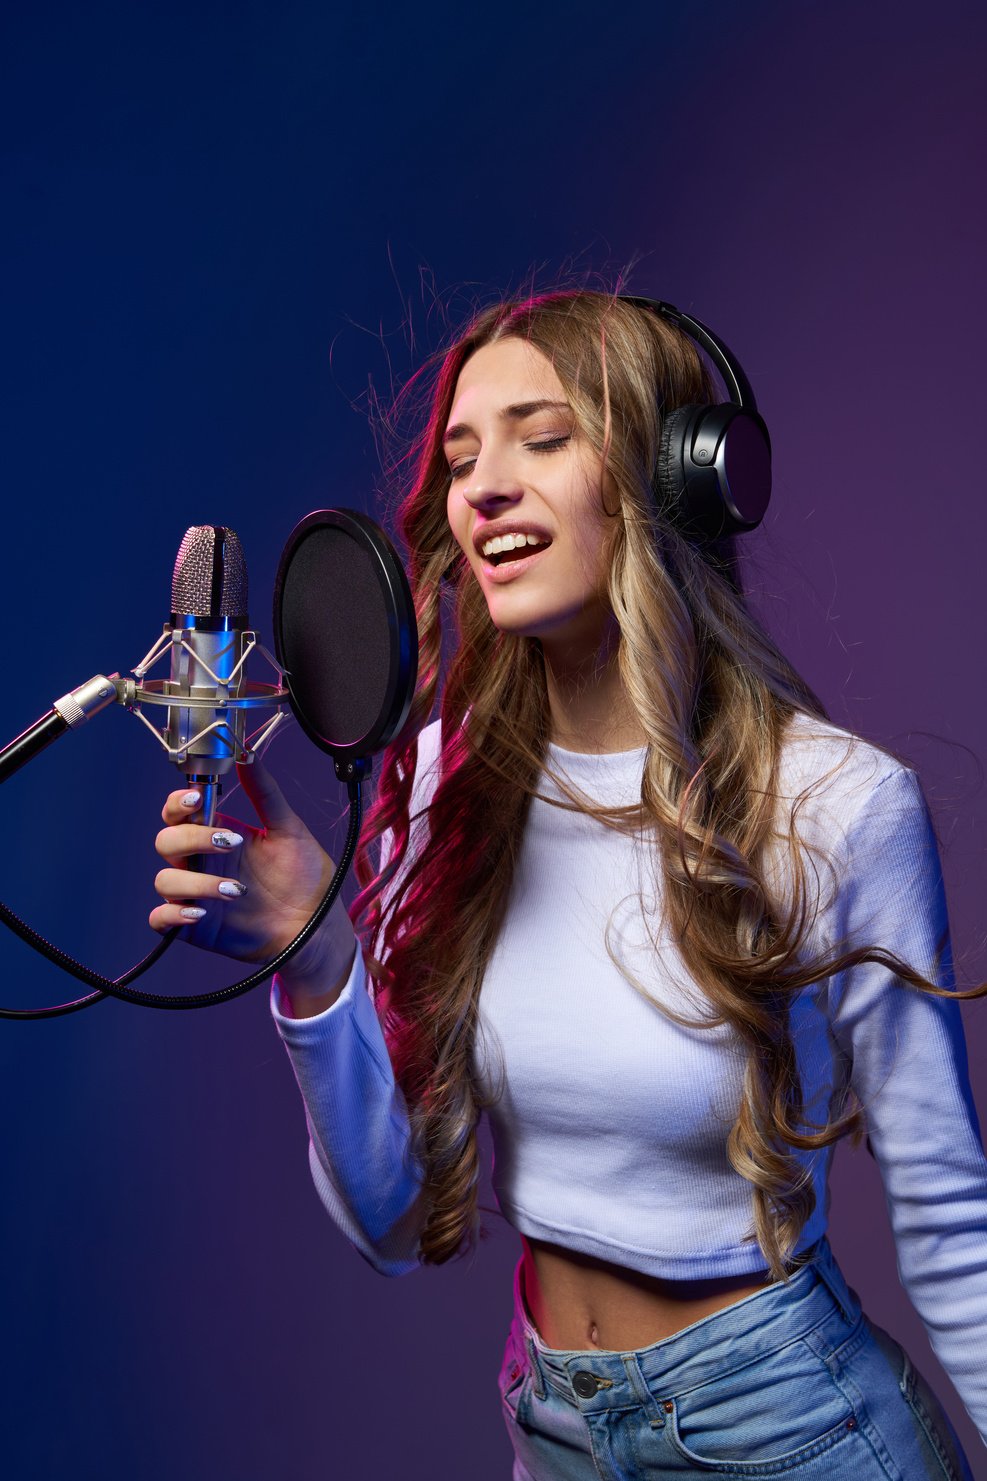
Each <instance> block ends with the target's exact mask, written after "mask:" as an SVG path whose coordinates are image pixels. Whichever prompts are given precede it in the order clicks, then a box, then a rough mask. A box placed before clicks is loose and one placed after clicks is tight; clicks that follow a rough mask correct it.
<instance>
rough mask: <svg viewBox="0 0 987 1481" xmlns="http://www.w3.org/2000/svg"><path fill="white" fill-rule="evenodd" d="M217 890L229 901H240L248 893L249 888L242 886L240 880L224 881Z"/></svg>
mask: <svg viewBox="0 0 987 1481" xmlns="http://www.w3.org/2000/svg"><path fill="white" fill-rule="evenodd" d="M217 888H218V890H219V893H220V894H221V895H225V896H226V898H227V899H228V900H238V899H239V898H240V896H241V895H245V894H246V893H247V886H246V885H245V884H241V883H240V881H239V880H238V879H224V880H223V881H222V882H221V883H220V884H219V885H218V886H217Z"/></svg>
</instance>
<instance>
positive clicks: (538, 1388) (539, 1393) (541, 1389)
mask: <svg viewBox="0 0 987 1481" xmlns="http://www.w3.org/2000/svg"><path fill="white" fill-rule="evenodd" d="M524 1345H525V1347H526V1348H527V1349H528V1364H529V1366H530V1368H531V1386H532V1388H533V1389H534V1393H535V1398H536V1399H544V1397H545V1380H544V1378H543V1377H542V1371H541V1364H540V1363H539V1361H538V1349H537V1348H536V1347H535V1344H534V1341H533V1340H532V1338H531V1337H530V1336H529V1335H528V1333H527V1332H525V1334H524Z"/></svg>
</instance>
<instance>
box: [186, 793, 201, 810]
mask: <svg viewBox="0 0 987 1481" xmlns="http://www.w3.org/2000/svg"><path fill="white" fill-rule="evenodd" d="M201 801H202V793H201V792H186V793H185V796H184V797H183V798H181V804H182V807H187V808H190V809H191V808H193V807H198V805H199V803H200V802H201Z"/></svg>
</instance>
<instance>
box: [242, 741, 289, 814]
mask: <svg viewBox="0 0 987 1481" xmlns="http://www.w3.org/2000/svg"><path fill="white" fill-rule="evenodd" d="M236 771H237V776H238V778H239V781H240V785H241V786H242V788H243V790H244V791H245V792H246V794H247V796H248V797H249V799H250V801H251V803H252V805H253V809H254V812H255V813H256V814H257V816H258V817H259V818H260V821H261V823H262V825H263V826H264V827H265V828H284V827H286V826H288V825H290V824H292V823H295V822H297V821H298V814H297V813H296V812H295V811H294V810H293V809H292V808H291V807H290V806H289V805H288V803H287V801H286V800H285V795H284V793H283V792H282V791H281V788H280V787H279V786H278V784H277V782H276V781H275V780H274V778H273V776H272V775H271V773H270V772H269V771H268V769H267V767H266V766H265V765H264V763H263V761H261V760H260V758H259V757H255V758H254V760H253V761H252V762H251V763H250V765H249V766H243V765H239V766H237V769H236Z"/></svg>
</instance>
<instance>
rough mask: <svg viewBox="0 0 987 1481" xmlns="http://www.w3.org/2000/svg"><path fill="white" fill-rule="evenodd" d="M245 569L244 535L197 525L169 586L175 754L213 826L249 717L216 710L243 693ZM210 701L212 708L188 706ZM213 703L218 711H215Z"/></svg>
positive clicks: (170, 729)
mask: <svg viewBox="0 0 987 1481" xmlns="http://www.w3.org/2000/svg"><path fill="white" fill-rule="evenodd" d="M249 628H250V619H249V616H248V614H247V565H246V561H245V560H244V556H243V546H242V545H241V543H240V539H239V536H238V535H237V534H236V532H235V531H234V530H231V529H229V528H228V526H226V525H193V526H192V527H191V529H189V530H186V532H185V536H184V538H183V540H182V543H181V545H180V546H179V549H178V556H177V558H176V560H175V570H174V574H173V576H172V582H171V676H170V678H169V679H168V683H167V691H166V692H167V694H168V698H169V699H170V701H171V703H170V704H169V706H168V724H167V728H166V732H165V733H166V737H167V741H168V748H169V753H170V754H173V755H175V756H176V757H178V756H181V757H182V758H183V759H182V760H181V761H180V762H179V763H178V764H179V765H180V766H181V768H182V770H183V771H184V773H185V779H186V781H187V783H188V785H189V786H190V787H194V788H196V789H197V790H198V791H200V792H201V793H202V816H203V818H204V819H205V821H206V822H207V823H209V822H211V821H212V818H213V815H214V813H215V811H216V803H217V801H218V798H219V794H220V792H221V790H222V778H223V777H224V776H225V774H226V773H227V772H228V771H229V769H230V767H231V766H233V764H234V762H235V761H236V759H237V757H238V756H240V757H241V759H242V757H243V752H244V748H243V739H244V737H243V722H244V711H243V710H239V711H234V714H233V718H232V720H230V719H227V718H226V717H225V716H224V714H223V713H222V712H221V711H220V709H219V708H217V707H216V706H217V705H225V704H227V703H228V701H229V700H230V699H238V698H239V697H240V696H241V694H242V693H243V691H244V687H245V684H246V677H245V672H244V650H245V648H246V641H245V634H246V633H247V632H248V631H249ZM194 699H197V700H200V701H202V700H204V701H205V702H206V706H205V707H203V706H202V705H201V704H198V705H194V706H193V705H192V704H191V703H183V702H182V701H191V700H194ZM210 701H216V705H213V706H212V707H210Z"/></svg>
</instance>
